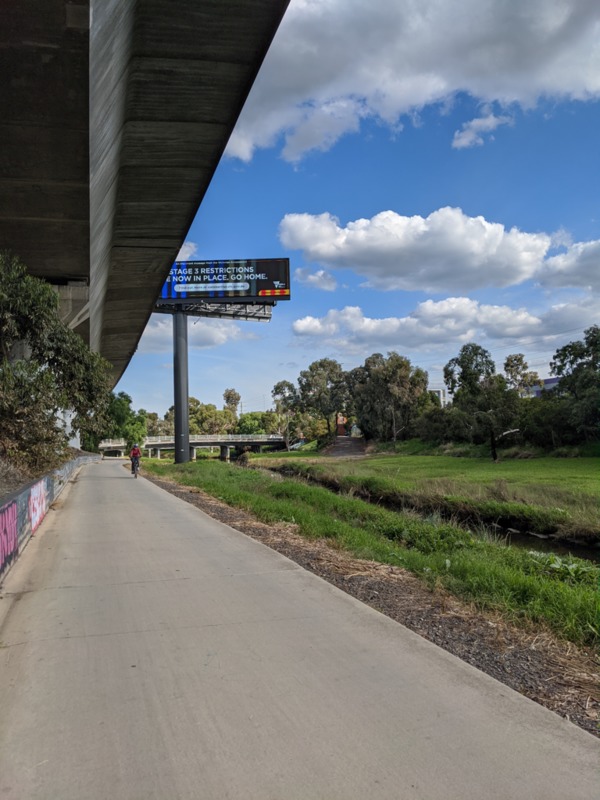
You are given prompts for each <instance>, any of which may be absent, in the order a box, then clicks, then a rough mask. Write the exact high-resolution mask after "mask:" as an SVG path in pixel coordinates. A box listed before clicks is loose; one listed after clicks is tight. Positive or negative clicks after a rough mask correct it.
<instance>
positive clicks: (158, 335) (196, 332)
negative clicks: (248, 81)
mask: <svg viewBox="0 0 600 800" xmlns="http://www.w3.org/2000/svg"><path fill="white" fill-rule="evenodd" d="M244 338H250V337H249V336H248V335H246V334H244V333H243V332H242V330H241V329H240V327H239V326H238V325H236V324H235V323H234V322H233V321H230V320H223V319H208V318H201V319H198V320H197V321H196V320H194V321H192V320H189V324H188V346H189V347H190V348H193V349H197V350H206V349H208V348H212V347H219V346H220V345H224V344H227V342H231V341H236V340H239V339H244ZM172 350H173V321H172V319H171V316H170V315H166V314H153V315H152V317H151V318H150V322H149V323H148V325H147V326H146V330H145V331H144V334H143V336H142V338H141V339H140V346H139V351H140V352H141V353H162V352H167V351H172Z"/></svg>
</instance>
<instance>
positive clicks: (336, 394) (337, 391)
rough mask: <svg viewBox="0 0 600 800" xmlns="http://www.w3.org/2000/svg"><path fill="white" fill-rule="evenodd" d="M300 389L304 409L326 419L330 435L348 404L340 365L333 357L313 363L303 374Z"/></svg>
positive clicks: (299, 383)
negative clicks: (337, 416) (338, 417)
mask: <svg viewBox="0 0 600 800" xmlns="http://www.w3.org/2000/svg"><path fill="white" fill-rule="evenodd" d="M298 387H299V398H300V405H301V408H302V409H303V410H304V411H308V412H310V413H312V414H314V415H315V416H319V417H321V418H322V419H324V420H325V422H326V424H327V433H328V435H329V436H331V434H332V431H333V424H334V420H335V417H336V414H338V413H343V412H344V411H345V410H346V405H347V403H348V391H347V385H346V380H345V375H344V371H343V370H342V367H341V365H340V364H338V362H337V361H334V360H333V359H331V358H322V359H320V360H319V361H313V363H312V364H310V365H309V367H308V369H305V370H302V372H301V373H300V375H299V377H298Z"/></svg>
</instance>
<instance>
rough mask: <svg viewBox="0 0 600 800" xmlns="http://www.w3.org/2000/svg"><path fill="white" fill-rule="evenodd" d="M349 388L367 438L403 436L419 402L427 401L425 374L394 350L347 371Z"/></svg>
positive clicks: (422, 403)
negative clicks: (385, 355)
mask: <svg viewBox="0 0 600 800" xmlns="http://www.w3.org/2000/svg"><path fill="white" fill-rule="evenodd" d="M347 386H348V391H349V393H351V395H352V403H351V406H352V409H353V411H354V414H355V415H356V419H357V422H358V425H359V427H360V429H361V430H362V431H363V433H364V434H365V436H366V437H367V438H368V439H377V440H380V441H394V442H395V441H396V440H397V439H399V438H406V437H407V436H408V435H409V432H410V430H411V425H412V423H413V420H414V418H415V417H416V415H417V412H418V410H419V406H420V405H423V406H424V405H425V404H427V403H428V402H429V397H428V395H427V373H426V372H425V371H424V370H422V369H420V368H419V367H413V366H412V365H411V363H410V361H409V360H408V359H407V358H405V357H404V356H400V355H398V353H396V352H393V351H392V352H390V353H388V356H387V358H385V357H384V356H383V355H381V353H374V354H373V355H371V356H369V357H368V358H367V359H366V360H365V363H364V366H363V367H358V368H357V369H354V370H352V371H351V372H350V373H348V376H347Z"/></svg>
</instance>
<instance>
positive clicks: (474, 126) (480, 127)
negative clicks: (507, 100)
mask: <svg viewBox="0 0 600 800" xmlns="http://www.w3.org/2000/svg"><path fill="white" fill-rule="evenodd" d="M512 122H513V119H512V117H507V116H503V117H496V116H494V114H492V113H488V114H487V115H486V116H485V117H478V118H477V119H472V120H470V121H469V122H465V123H464V124H463V126H462V128H461V129H460V130H459V131H456V133H455V134H454V138H453V140H452V147H454V148H455V149H456V150H462V149H464V148H466V147H476V146H479V145H482V144H483V143H484V141H485V139H484V137H485V136H486V135H487V136H488V137H489V136H490V135H491V134H492V133H493V131H495V130H496V128H498V127H499V126H500V125H511V124H512Z"/></svg>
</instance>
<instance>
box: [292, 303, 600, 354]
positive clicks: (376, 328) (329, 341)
mask: <svg viewBox="0 0 600 800" xmlns="http://www.w3.org/2000/svg"><path fill="white" fill-rule="evenodd" d="M599 312H600V300H598V299H595V298H587V299H586V300H584V301H583V302H581V303H578V304H574V303H571V304H561V305H556V306H553V307H551V308H549V309H547V310H546V311H544V312H543V313H540V314H537V315H536V314H532V313H531V312H529V311H527V310H526V309H524V308H519V309H513V308H510V306H505V305H504V306H496V305H489V304H484V303H478V302H477V301H475V300H471V299H470V298H467V297H449V298H447V299H445V300H441V301H439V302H434V301H433V300H427V301H426V302H424V303H420V304H419V305H417V306H416V308H415V310H414V311H413V312H412V313H411V314H409V315H408V316H405V317H386V318H382V319H373V318H369V317H367V316H365V315H364V313H363V311H362V309H361V308H359V307H358V306H346V307H345V308H343V309H331V310H330V311H328V312H327V314H325V315H324V316H323V317H320V318H319V317H311V316H307V317H303V318H302V319H298V320H296V321H295V322H294V323H293V331H294V334H295V335H296V336H297V337H298V338H300V339H303V340H305V341H314V342H315V343H318V344H319V345H322V346H324V345H325V346H328V347H331V348H332V349H334V350H335V352H340V353H347V354H354V355H356V354H361V355H365V356H366V355H368V354H369V353H371V352H374V351H377V350H397V351H399V352H407V351H410V350H413V351H416V352H418V351H427V350H431V349H437V350H441V349H446V348H448V347H450V348H452V347H453V346H454V347H456V346H460V345H462V344H464V343H465V342H469V341H481V340H482V339H483V340H486V341H494V340H502V341H503V342H506V341H507V340H510V339H514V340H515V341H517V342H518V341H520V340H522V339H523V338H529V337H534V338H535V339H536V341H538V342H543V341H544V340H545V339H547V341H548V342H551V341H552V340H553V338H554V337H556V336H557V335H559V334H561V333H563V332H564V331H566V330H570V329H574V328H581V327H586V326H587V325H591V324H593V322H594V320H595V319H597V316H598V313H599Z"/></svg>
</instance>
